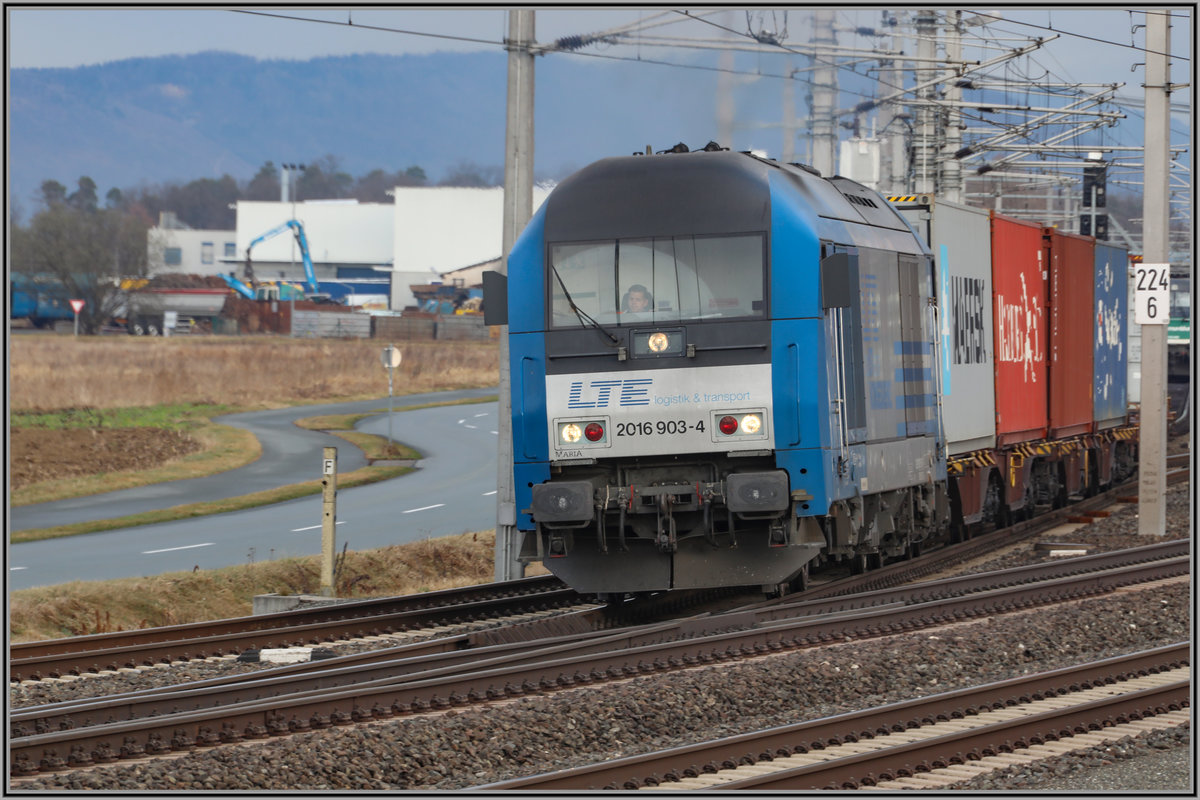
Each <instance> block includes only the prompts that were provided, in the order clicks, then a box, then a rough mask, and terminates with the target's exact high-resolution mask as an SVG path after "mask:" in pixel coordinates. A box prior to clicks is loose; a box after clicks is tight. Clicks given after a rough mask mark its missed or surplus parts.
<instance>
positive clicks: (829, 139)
mask: <svg viewBox="0 0 1200 800" xmlns="http://www.w3.org/2000/svg"><path fill="white" fill-rule="evenodd" d="M835 44H837V40H836V39H834V34H833V9H831V8H818V9H817V10H816V11H815V12H814V18H813V46H814V47H815V48H816V54H815V55H814V59H815V60H816V63H817V64H818V66H817V68H816V69H815V70H813V88H812V143H813V151H812V166H814V167H816V169H817V170H818V171H819V172H820V173H821V174H822V175H825V176H827V177H829V176H832V175H834V174H836V172H837V143H838V136H837V122H836V120H835V119H834V111H835V110H836V105H835V104H836V103H837V88H838V87H837V69H835V68H834V64H833V50H832V47H833V45H835ZM822 48H824V49H822Z"/></svg>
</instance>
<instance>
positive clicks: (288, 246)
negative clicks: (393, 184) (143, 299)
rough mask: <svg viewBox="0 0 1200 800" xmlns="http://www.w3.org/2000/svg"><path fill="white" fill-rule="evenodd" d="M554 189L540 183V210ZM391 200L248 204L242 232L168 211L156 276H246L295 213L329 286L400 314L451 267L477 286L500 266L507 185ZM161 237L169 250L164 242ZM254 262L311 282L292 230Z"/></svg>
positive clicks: (430, 191) (240, 209)
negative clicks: (190, 225)
mask: <svg viewBox="0 0 1200 800" xmlns="http://www.w3.org/2000/svg"><path fill="white" fill-rule="evenodd" d="M550 189H551V187H546V186H536V187H534V190H533V209H534V211H536V210H537V209H538V208H539V207H540V206H541V204H542V203H543V202H544V201H545V199H546V197H547V195H549V193H550ZM393 196H394V202H393V203H391V204H386V203H359V202H357V201H355V200H308V201H304V202H286V203H285V202H264V201H241V202H239V203H238V204H237V228H236V230H234V231H193V230H188V229H186V228H185V226H182V225H181V224H180V223H178V221H177V220H174V215H169V216H168V215H163V218H161V219H160V224H159V226H158V227H157V228H153V229H151V239H150V241H151V246H150V258H151V272H152V273H155V272H188V273H194V274H200V275H216V274H218V273H226V274H229V273H232V274H233V275H234V277H236V278H238V279H239V280H244V279H245V262H246V249H247V247H249V245H250V243H251V242H252V241H254V240H255V239H256V238H258V237H259V236H262V235H263V234H265V233H268V232H270V231H272V230H275V229H276V228H278V227H279V226H283V225H285V224H286V223H287V221H288V220H292V219H294V220H297V221H298V222H300V224H301V225H302V226H303V228H304V233H305V238H306V240H307V242H308V249H309V254H310V256H311V259H312V263H313V270H314V273H315V275H316V278H317V282H318V283H319V284H320V288H321V291H322V292H326V293H328V294H330V295H333V296H334V297H339V298H340V297H349V298H351V300H352V302H354V303H355V304H365V305H368V306H374V307H390V308H391V309H393V310H396V311H399V310H402V309H404V308H405V307H408V306H412V305H413V304H414V303H415V298H414V296H413V294H412V292H411V291H410V290H409V286H410V285H413V284H431V283H441V282H443V281H445V282H448V283H449V282H451V281H450V280H447V279H446V277H444V276H446V275H447V273H456V274H455V276H454V277H455V278H458V279H459V280H463V278H464V277H466V278H469V280H468V281H467V285H471V284H474V283H478V277H477V275H478V273H479V272H481V271H482V267H483V265H485V264H486V265H489V266H490V267H494V266H495V265H497V264H498V263H499V259H500V256H501V254H502V250H503V238H504V237H503V221H504V189H503V188H502V187H490V188H465V187H448V186H434V187H412V186H402V187H397V188H396V189H395V190H394V192H393ZM155 241H160V242H162V243H163V244H164V245H165V247H164V246H160V247H158V248H156V247H155V246H154V244H153V243H154V242H155ZM210 246H211V247H210ZM169 247H174V248H178V250H179V251H180V252H179V263H178V264H173V263H164V262H165V259H164V258H163V254H164V253H171V254H172V256H173V257H174V253H173V252H172V251H171V250H169V249H167V248H169ZM251 264H252V268H253V270H254V277H255V278H256V279H257V280H259V281H272V280H285V281H290V282H294V283H303V282H304V279H305V270H304V261H303V258H302V256H301V253H300V248H299V246H298V243H297V240H296V237H295V236H294V235H293V232H292V230H290V229H288V228H286V227H285V228H284V230H283V231H282V232H280V233H278V234H277V235H274V236H272V237H270V238H269V239H266V240H264V241H261V242H258V243H256V244H255V245H254V247H253V249H252V250H251ZM472 268H473V269H472ZM384 297H386V298H387V299H386V300H385V299H384Z"/></svg>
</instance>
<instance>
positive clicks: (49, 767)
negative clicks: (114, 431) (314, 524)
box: [10, 540, 1190, 776]
mask: <svg viewBox="0 0 1200 800" xmlns="http://www.w3.org/2000/svg"><path fill="white" fill-rule="evenodd" d="M1188 546H1189V543H1188V542H1187V541H1182V540H1181V541H1179V542H1168V543H1163V544H1161V545H1156V546H1150V547H1148V548H1136V549H1135V551H1115V552H1112V553H1104V554H1099V555H1097V556H1091V557H1086V558H1076V559H1071V560H1070V561H1069V562H1055V563H1052V564H1046V565H1038V566H1036V567H1033V568H1029V569H1028V571H1026V572H1025V574H1021V573H1022V570H1004V571H1002V572H1000V573H993V574H992V575H993V576H994V577H992V578H989V577H988V574H986V573H985V574H980V575H972V576H966V577H964V578H961V579H956V580H952V581H939V582H935V584H930V585H917V586H912V587H906V588H897V589H890V590H883V591H882V592H876V593H874V595H873V596H861V597H860V596H835V597H831V598H825V599H818V600H806V599H803V598H799V597H798V598H797V599H796V601H795V602H793V603H784V604H774V605H771V606H766V607H761V608H757V609H746V610H742V611H739V612H733V613H728V614H709V615H702V616H698V617H691V618H685V619H680V620H676V621H673V622H664V623H656V624H652V625H645V626H639V627H636V628H630V629H625V630H620V631H617V632H612V631H607V632H606V631H594V630H592V631H588V632H585V633H580V634H573V635H569V636H560V637H554V638H550V639H543V640H531V641H521V642H512V643H508V644H498V645H491V646H488V647H481V648H475V649H460V648H459V646H460V645H463V644H467V643H465V642H464V641H463V640H459V641H458V642H457V643H456V645H455V647H454V648H453V649H448V650H444V651H443V652H440V653H430V652H423V653H422V654H420V655H415V656H414V655H411V653H410V654H409V655H410V658H408V659H405V658H404V657H403V655H402V654H400V653H386V655H381V656H379V657H378V658H381V659H383V660H376V661H374V662H373V663H372V662H370V661H367V662H363V661H361V660H355V661H353V662H352V661H346V662H343V663H335V662H337V661H338V660H337V659H333V660H331V661H324V662H315V664H314V665H297V668H284V669H283V670H274V671H272V672H271V674H269V675H261V674H260V675H256V676H253V677H252V678H249V679H244V680H229V681H217V682H209V684H208V685H196V686H184V687H176V688H174V689H170V690H154V691H147V692H140V693H135V694H133V695H122V696H115V697H109V698H103V699H98V700H95V701H84V702H72V703H66V704H58V705H57V706H56V707H55V706H47V707H35V708H30V709H21V710H19V711H17V712H15V713H14V714H13V715H12V716H11V718H10V724H11V725H12V729H11V731H10V733H11V734H12V736H11V738H10V764H11V765H12V775H13V776H23V775H34V774H37V773H39V772H45V771H55V770H60V769H68V768H78V767H86V766H88V765H90V764H93V763H105V762H108V761H114V760H118V759H130V758H138V757H142V756H145V755H162V754H167V753H171V752H179V751H189V750H191V749H194V748H197V747H209V746H215V745H218V744H223V743H235V742H239V741H244V740H247V739H265V738H270V737H275V736H284V735H288V734H289V733H297V732H304V731H308V730H313V729H320V728H323V727H329V726H332V725H348V724H353V723H355V722H367V721H372V720H380V719H388V718H391V717H394V716H397V715H403V714H419V713H424V712H427V711H430V710H439V709H449V708H452V707H463V706H468V705H472V704H479V703H486V702H490V701H494V700H499V699H504V698H514V697H520V696H523V695H525V694H529V693H546V692H551V691H555V690H559V689H566V688H570V687H574V686H579V685H586V684H590V683H603V682H609V681H619V680H625V679H627V678H630V677H634V676H637V675H644V674H652V673H656V672H666V671H671V670H676V669H684V668H688V667H692V666H702V665H705V664H712V663H718V662H727V661H735V660H739V659H747V658H756V657H759V656H762V655H766V654H769V653H772V652H780V651H785V650H791V649H796V648H802V647H815V646H820V645H822V644H826V643H830V642H837V641H848V640H851V639H865V638H870V637H879V636H886V635H890V634H892V633H897V632H903V631H907V630H915V629H919V628H923V627H928V626H935V625H944V624H947V623H949V622H953V621H956V620H967V619H972V618H976V617H980V616H987V615H992V614H998V613H1005V612H1009V611H1015V610H1021V609H1027V608H1032V607H1035V606H1037V605H1039V604H1046V603H1061V602H1064V601H1067V600H1069V599H1073V598H1083V597H1089V596H1094V595H1096V594H1097V593H1101V592H1107V591H1111V590H1112V589H1113V588H1114V587H1118V586H1125V585H1129V584H1131V583H1135V582H1138V581H1146V580H1157V579H1162V578H1167V577H1171V576H1178V575H1181V574H1186V573H1187V572H1188V570H1189V561H1190V560H1189V558H1188V557H1187V556H1186V555H1179V553H1181V552H1182V553H1186V552H1187V548H1188ZM1150 551H1154V552H1153V553H1152V552H1150ZM989 587H990V588H989ZM930 598H935V599H930ZM581 613H582V612H581ZM401 650H403V648H401ZM385 652H386V651H385ZM301 666H303V667H306V668H304V669H300V668H298V667H301Z"/></svg>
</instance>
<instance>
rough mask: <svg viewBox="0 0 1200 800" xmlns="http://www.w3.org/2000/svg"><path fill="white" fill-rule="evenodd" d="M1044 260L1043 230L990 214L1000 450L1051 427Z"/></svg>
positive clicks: (1042, 435) (997, 435)
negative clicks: (1047, 368)
mask: <svg viewBox="0 0 1200 800" xmlns="http://www.w3.org/2000/svg"><path fill="white" fill-rule="evenodd" d="M1045 257H1046V253H1045V245H1044V241H1043V238H1042V227H1041V226H1040V225H1035V224H1032V223H1029V222H1022V221H1021V220H1017V219H1013V218H1011V217H1005V216H1003V215H1001V214H997V213H996V212H994V211H993V212H992V294H993V304H994V314H993V320H994V324H995V329H996V330H995V339H994V342H995V348H996V444H998V445H1005V444H1013V443H1016V442H1027V441H1031V440H1033V439H1041V438H1043V437H1044V436H1045V435H1046V429H1047V427H1048V425H1049V415H1048V413H1047V412H1048V406H1049V392H1048V390H1047V382H1046V377H1047V376H1046V372H1047V370H1046V341H1047V333H1048V327H1049V324H1048V319H1047V313H1046V311H1047V305H1048V298H1047V282H1048V272H1047V266H1046V264H1045V261H1044V259H1045ZM1089 282H1090V278H1089Z"/></svg>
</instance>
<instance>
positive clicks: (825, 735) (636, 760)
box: [475, 642, 1191, 791]
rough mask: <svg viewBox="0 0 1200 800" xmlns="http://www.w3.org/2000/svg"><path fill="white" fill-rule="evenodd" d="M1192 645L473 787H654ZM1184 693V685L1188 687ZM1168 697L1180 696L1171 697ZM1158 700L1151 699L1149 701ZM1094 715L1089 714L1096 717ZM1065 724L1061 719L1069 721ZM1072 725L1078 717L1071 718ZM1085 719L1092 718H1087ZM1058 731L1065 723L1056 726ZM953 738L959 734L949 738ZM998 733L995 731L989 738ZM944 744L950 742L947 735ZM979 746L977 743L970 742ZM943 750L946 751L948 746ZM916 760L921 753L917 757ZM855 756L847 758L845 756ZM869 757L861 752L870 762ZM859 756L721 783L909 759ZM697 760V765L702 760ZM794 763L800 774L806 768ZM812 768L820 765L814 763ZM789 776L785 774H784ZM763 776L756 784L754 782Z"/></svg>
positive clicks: (1171, 659) (1102, 680)
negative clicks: (841, 764) (845, 764)
mask: <svg viewBox="0 0 1200 800" xmlns="http://www.w3.org/2000/svg"><path fill="white" fill-rule="evenodd" d="M1190 654H1191V645H1190V643H1189V642H1183V643H1178V644H1173V645H1168V646H1165V647H1160V648H1155V649H1153V650H1148V651H1143V652H1140V653H1134V654H1130V655H1125V656H1119V657H1115V658H1109V659H1104V660H1102V661H1096V662H1092V663H1089V664H1084V665H1078V666H1073V667H1065V668H1061V669H1056V670H1051V671H1048V672H1042V673H1036V674H1034V675H1025V676H1021V677H1018V678H1012V679H1008V680H1004V681H998V682H995V683H990V684H985V685H983V686H978V687H971V688H967V689H959V690H955V691H951V692H943V693H940V694H935V695H929V696H926V697H921V698H917V699H913V700H905V701H902V702H898V703H892V704H889V705H886V706H881V707H878V708H873V709H866V710H863V711H855V712H850V713H846V714H839V715H837V716H833V717H826V718H822V719H816V720H809V721H805V722H799V723H794V724H791V725H784V726H780V727H777V728H771V729H767V730H763V731H755V732H753V733H745V734H740V735H736V736H730V737H725V738H721V739H716V740H711V741H707V742H702V743H698V744H693V745H685V746H682V747H675V748H670V749H667V750H661V751H657V752H652V753H645V754H641V755H636V756H629V757H626V758H621V759H615V760H612V761H608V762H605V763H602V764H594V765H590V766H586V767H578V768H575V769H568V770H560V771H557V772H550V773H544V774H541V775H533V776H527V777H523V778H517V779H513V780H508V781H501V782H496V783H490V784H486V785H482V786H478V787H475V788H476V789H478V790H480V791H499V790H506V791H507V790H526V791H569V790H586V789H602V788H622V789H637V788H641V787H643V786H647V785H650V786H653V785H658V784H660V783H663V782H665V781H670V780H678V779H679V778H680V777H681V776H683V775H690V774H699V773H701V772H718V771H720V770H722V769H734V768H736V767H737V766H738V765H740V764H754V763H755V762H757V761H761V760H764V759H766V760H772V759H774V758H776V757H780V756H790V755H793V754H794V753H798V752H799V753H804V752H809V751H812V750H814V749H824V748H826V747H830V746H837V745H840V744H842V743H843V742H847V741H858V740H861V739H870V738H875V737H876V736H882V735H886V734H888V733H891V732H899V731H905V730H908V729H911V728H916V727H919V726H920V725H922V724H932V723H934V722H937V721H940V720H948V719H958V718H964V717H967V716H973V715H976V714H978V713H979V712H980V710H992V709H995V708H1002V707H1006V706H1011V705H1016V704H1019V703H1028V702H1030V701H1033V700H1040V699H1043V698H1045V697H1053V696H1056V695H1058V694H1062V693H1065V692H1068V691H1078V690H1080V689H1082V688H1090V687H1091V686H1093V685H1100V684H1106V683H1110V682H1112V681H1113V679H1114V677H1116V676H1139V675H1147V674H1151V673H1153V672H1158V671H1162V670H1167V669H1175V668H1178V667H1180V666H1183V665H1186V664H1188V663H1189V658H1190ZM1185 699H1186V690H1185ZM1170 702H1178V701H1177V700H1172V701H1170ZM1151 705H1152V706H1153V704H1151ZM1090 721H1091V720H1090V719H1089V720H1087V722H1090ZM1063 724H1066V723H1060V725H1063ZM1072 724H1074V723H1072ZM1084 724H1087V723H1086V722H1085V723H1084ZM1050 727H1052V728H1053V730H1054V732H1055V734H1056V735H1057V733H1058V732H1059V731H1060V730H1061V729H1062V728H1061V727H1055V726H1050ZM1023 736H1030V734H1026V733H1017V732H1016V731H1011V730H1010V731H1006V732H1005V733H1004V736H1002V737H1001V738H1000V739H999V741H996V742H991V743H988V744H984V745H982V746H983V747H993V748H994V747H998V746H1002V745H1003V743H1004V742H1005V741H1006V740H1013V741H1015V740H1016V739H1018V738H1020V737H1023ZM946 738H953V737H946ZM989 738H994V736H992V737H989ZM939 744H942V745H946V744H947V743H946V742H941V743H939ZM949 744H950V745H952V747H951V750H950V753H949V754H950V755H953V754H954V753H955V752H957V751H959V750H962V748H963V747H964V746H966V745H967V743H966V742H965V741H964V740H963V739H961V738H955V739H954V740H953V741H952V742H950V743H949ZM971 747H975V748H978V747H980V745H979V744H971V745H970V747H968V749H970V748H971ZM943 752H944V751H943ZM904 755H905V759H904V764H907V763H908V762H909V761H912V762H913V763H920V762H921V761H925V760H935V759H937V758H940V757H942V756H941V755H937V756H933V757H932V758H931V757H930V756H929V755H928V754H924V753H920V754H918V753H914V752H909V753H905V754H904ZM914 759H915V760H914ZM849 760H850V759H843V760H842V761H843V762H846V761H849ZM866 761H867V759H865V758H864V759H860V763H861V762H866ZM860 763H855V764H854V765H853V766H854V769H853V770H852V771H851V773H852V774H853V775H854V776H855V777H854V778H851V779H847V778H845V777H844V776H833V775H830V774H825V775H822V776H820V777H819V778H817V779H816V782H815V785H811V784H810V785H805V786H801V785H800V783H799V782H796V781H795V778H794V776H787V777H786V778H780V780H787V781H789V783H787V784H786V785H782V786H781V785H770V784H769V783H768V781H769V780H770V779H769V778H767V777H758V778H755V779H748V780H744V781H738V782H736V783H734V782H729V783H723V784H721V785H720V786H719V788H720V789H722V790H724V789H733V788H758V789H762V788H813V789H824V788H829V784H830V783H831V782H836V783H837V784H838V786H839V787H841V786H842V784H844V783H846V782H847V781H848V780H856V781H857V780H859V779H861V778H862V777H863V776H865V774H866V773H867V772H869V771H874V772H875V773H876V774H879V773H880V772H882V771H884V769H896V770H900V769H904V768H905V767H904V765H903V764H902V765H900V766H896V767H892V766H888V767H883V766H881V765H880V764H878V763H874V764H870V765H868V766H860ZM697 765H699V766H697ZM803 769H805V768H801V769H800V770H794V771H793V772H795V773H801V774H803V773H802V770H803ZM813 771H814V772H815V771H816V767H815V766H814V768H813ZM783 774H784V775H786V773H783ZM751 781H758V783H751Z"/></svg>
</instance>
